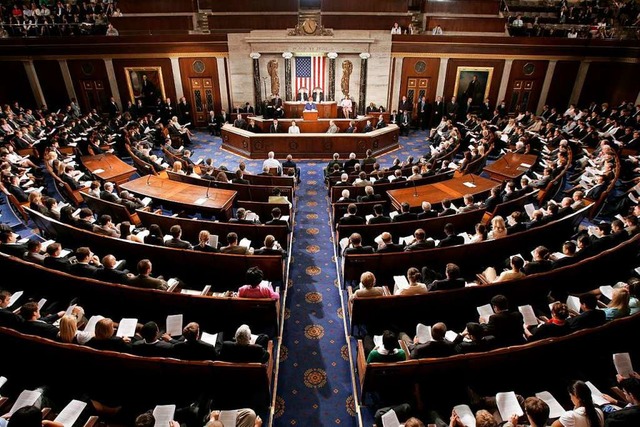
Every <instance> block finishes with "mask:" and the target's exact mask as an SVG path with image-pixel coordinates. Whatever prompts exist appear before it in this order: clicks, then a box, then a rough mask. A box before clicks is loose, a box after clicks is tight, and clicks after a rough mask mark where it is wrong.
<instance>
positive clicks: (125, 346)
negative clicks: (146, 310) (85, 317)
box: [86, 336, 131, 353]
mask: <svg viewBox="0 0 640 427" xmlns="http://www.w3.org/2000/svg"><path fill="white" fill-rule="evenodd" d="M86 346H87V347H91V348H95V349H96V350H107V351H117V352H118V353H131V344H129V343H126V342H125V341H124V340H123V339H122V337H115V336H114V337H111V338H109V339H106V340H97V339H95V338H91V339H90V340H89V341H88V342H87V344H86Z"/></svg>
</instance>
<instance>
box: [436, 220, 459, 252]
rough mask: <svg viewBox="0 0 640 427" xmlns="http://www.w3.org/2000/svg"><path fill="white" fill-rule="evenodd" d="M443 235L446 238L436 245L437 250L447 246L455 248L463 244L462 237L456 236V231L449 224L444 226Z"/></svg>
mask: <svg viewBox="0 0 640 427" xmlns="http://www.w3.org/2000/svg"><path fill="white" fill-rule="evenodd" d="M444 234H446V237H445V238H444V239H442V240H440V243H438V247H439V248H445V247H447V246H456V245H463V244H464V237H462V236H458V235H457V234H456V229H455V227H454V226H453V224H451V223H450V222H448V223H447V224H445V226H444Z"/></svg>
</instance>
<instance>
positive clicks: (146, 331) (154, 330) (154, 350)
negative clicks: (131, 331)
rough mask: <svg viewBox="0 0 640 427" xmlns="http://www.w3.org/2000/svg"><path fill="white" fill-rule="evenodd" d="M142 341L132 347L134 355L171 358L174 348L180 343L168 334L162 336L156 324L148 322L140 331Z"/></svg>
mask: <svg viewBox="0 0 640 427" xmlns="http://www.w3.org/2000/svg"><path fill="white" fill-rule="evenodd" d="M140 336H141V337H142V339H141V340H138V341H136V342H134V343H133V345H132V346H131V348H132V350H133V353H134V354H137V355H139V356H145V357H171V356H172V355H173V346H174V345H175V344H177V343H178V341H177V340H174V339H173V338H171V336H170V335H169V334H167V333H165V334H162V335H160V328H158V324H157V323H156V322H147V323H145V324H144V325H143V326H142V329H140Z"/></svg>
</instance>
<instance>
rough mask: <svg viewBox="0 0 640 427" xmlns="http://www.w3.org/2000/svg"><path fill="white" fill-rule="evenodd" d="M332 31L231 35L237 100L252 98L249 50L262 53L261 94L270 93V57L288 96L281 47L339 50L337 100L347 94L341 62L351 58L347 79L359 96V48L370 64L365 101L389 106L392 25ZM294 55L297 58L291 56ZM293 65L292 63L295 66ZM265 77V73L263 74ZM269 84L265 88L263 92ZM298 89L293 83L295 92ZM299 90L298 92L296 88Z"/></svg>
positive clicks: (308, 52)
mask: <svg viewBox="0 0 640 427" xmlns="http://www.w3.org/2000/svg"><path fill="white" fill-rule="evenodd" d="M331 33H332V35H330V36H289V35H287V34H288V31H287V30H255V31H251V32H250V33H239V34H229V35H228V45H229V74H230V79H229V80H230V82H231V90H230V92H231V98H232V104H233V105H243V104H244V103H245V102H250V103H251V104H253V103H254V85H253V65H252V61H253V60H252V59H251V57H250V54H251V53H259V54H260V58H259V59H258V61H259V64H260V77H261V79H260V90H261V92H262V99H268V97H269V95H270V94H271V79H270V78H269V72H268V71H267V64H268V63H269V61H271V60H273V59H275V60H276V61H278V77H279V80H280V96H281V97H282V98H283V99H285V93H286V88H285V60H284V58H283V57H282V53H283V52H291V53H293V55H294V57H295V56H304V55H317V54H325V55H326V54H327V53H329V52H335V53H337V54H338V57H337V58H336V60H335V94H334V99H335V100H336V101H338V102H340V100H341V99H342V98H343V94H342V90H341V84H340V83H341V80H342V74H343V71H342V62H343V61H345V60H349V61H351V63H352V64H353V71H352V73H351V78H350V80H349V95H350V96H351V98H352V99H353V100H354V101H356V102H357V101H358V100H359V98H360V64H361V59H360V56H359V55H360V54H361V53H369V54H370V55H371V57H370V58H369V59H368V64H367V96H366V104H365V105H368V104H369V103H370V102H375V103H376V105H381V104H382V105H385V106H389V104H390V102H389V99H388V88H389V72H390V64H391V35H390V34H389V32H388V31H366V30H357V31H356V30H354V31H351V30H338V31H332V32H331ZM292 61H294V58H292ZM292 68H293V67H292ZM294 73H295V71H293V69H292V74H293V75H292V76H291V80H292V85H294V82H295V74H294ZM328 74H329V59H328V58H327V62H326V74H325V81H326V82H327V84H326V85H325V88H326V91H328V90H329V87H328V82H329V78H328ZM265 77H267V79H264V78H265ZM265 88H266V93H265ZM294 90H295V89H294V88H292V89H291V92H292V93H293V91H294ZM293 96H295V94H293Z"/></svg>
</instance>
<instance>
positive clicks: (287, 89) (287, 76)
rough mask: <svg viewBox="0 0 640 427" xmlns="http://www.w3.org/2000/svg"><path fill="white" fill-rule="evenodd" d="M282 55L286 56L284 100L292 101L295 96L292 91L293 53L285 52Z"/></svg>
mask: <svg viewBox="0 0 640 427" xmlns="http://www.w3.org/2000/svg"><path fill="white" fill-rule="evenodd" d="M282 57H283V58H284V93H285V95H284V96H285V98H284V100H285V101H291V99H292V98H293V93H292V91H291V58H293V53H291V52H284V53H283V54H282Z"/></svg>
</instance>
